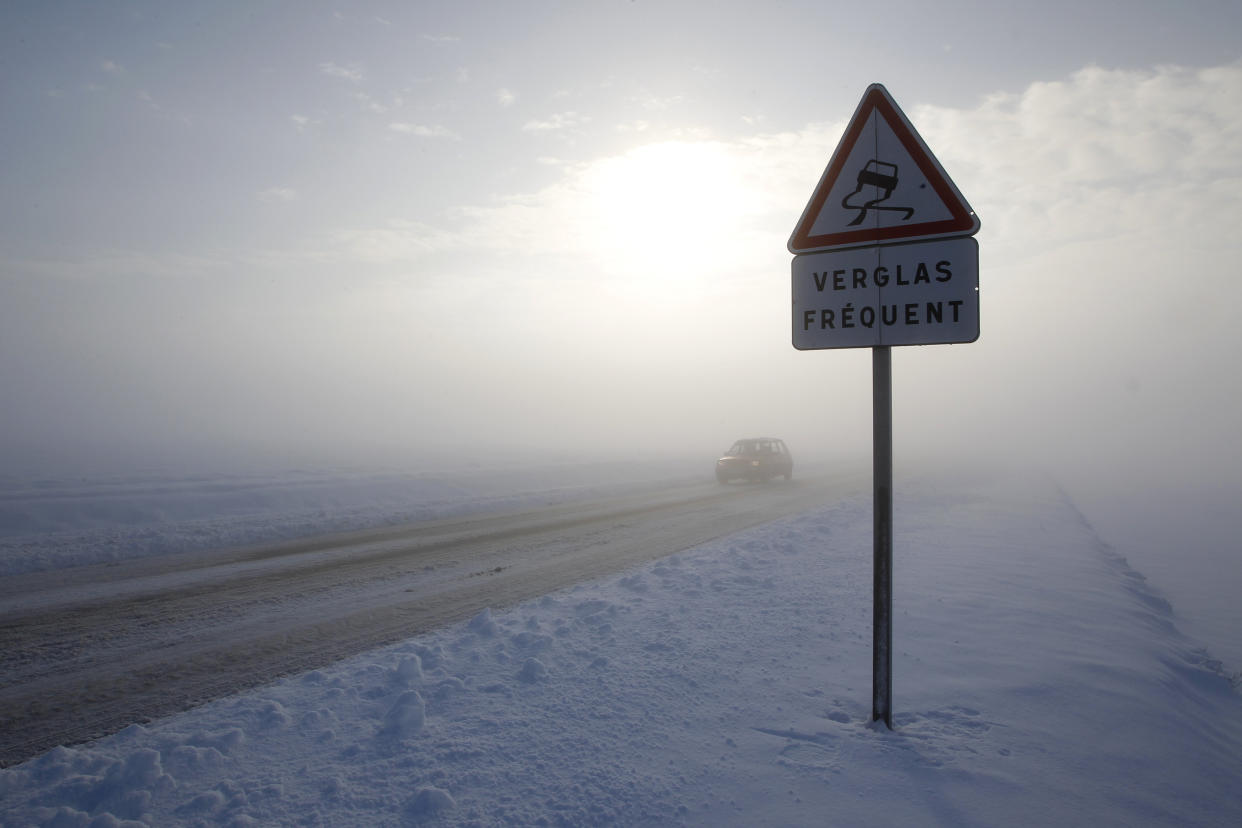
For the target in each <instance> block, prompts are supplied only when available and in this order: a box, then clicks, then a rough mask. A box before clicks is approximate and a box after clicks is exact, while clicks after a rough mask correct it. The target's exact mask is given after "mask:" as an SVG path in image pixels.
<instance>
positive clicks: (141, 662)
mask: <svg viewBox="0 0 1242 828" xmlns="http://www.w3.org/2000/svg"><path fill="white" fill-rule="evenodd" d="M867 485H868V484H867V480H866V479H865V478H863V477H849V476H836V477H818V478H809V479H795V480H793V481H789V482H784V481H774V482H772V483H769V484H766V485H747V486H742V485H733V486H727V487H721V486H718V485H716V484H715V483H711V484H707V483H704V484H693V485H680V486H675V487H665V488H660V489H658V490H649V491H644V492H641V493H639V494H628V495H625V496H614V497H610V498H608V499H603V500H594V501H590V502H579V503H569V504H559V505H555V506H548V507H545V508H541V509H534V510H528V511H522V512H514V513H509V514H503V515H494V514H493V515H482V516H473V517H464V518H453V519H446V520H438V521H433V522H426V523H419V524H413V525H407V526H401V527H395V528H394V527H388V528H385V529H380V530H371V531H362V532H353V533H349V534H340V535H331V536H323V537H314V538H306V539H302V540H298V541H293V542H286V543H281V544H276V545H266V546H259V547H252V548H245V549H231V550H222V551H218V552H214V553H202V552H196V553H187V554H182V555H177V556H167V557H160V558H146V559H137V560H128V561H122V562H120V563H115V564H101V565H95V566H84V567H78V568H74V569H69V570H60V571H51V572H33V573H25V574H21V575H13V576H9V577H6V578H3V579H0V733H2V734H3V736H2V737H0V739H2V742H0V763H3V764H5V765H8V764H12V763H14V762H18V761H22V760H24V759H27V758H29V757H31V756H35V755H37V754H39V753H41V752H43V751H45V750H47V749H49V748H51V747H53V746H55V745H58V744H69V743H75V742H81V741H85V740H88V739H92V738H95V737H98V736H101V735H104V734H107V733H109V732H113V731H116V730H119V729H120V728H123V727H125V726H126V725H128V724H131V723H133V722H144V721H148V720H150V719H152V718H155V717H158V716H163V715H166V714H169V713H173V712H177V711H180V710H184V709H187V708H189V707H192V706H194V705H197V704H201V703H202V702H205V701H207V700H210V699H213V698H218V697H221V696H226V695H230V694H233V693H236V692H238V691H239V690H242V689H245V688H249V687H253V686H256V685H259V684H262V683H265V682H268V681H271V680H272V679H274V678H276V677H278V676H282V675H287V674H290V673H294V672H300V671H305V670H308V669H311V668H314V667H319V666H322V665H325V664H329V663H331V662H334V661H337V660H339V659H341V658H344V657H346V656H349V655H352V654H354V653H358V652H361V651H364V650H368V649H370V648H373V647H376V646H378V645H381V644H386V643H390V642H394V641H399V640H402V639H404V638H408V637H409V636H411V635H414V634H417V633H419V632H423V631H426V630H429V629H432V628H434V627H437V626H440V625H443V624H446V623H449V622H452V621H457V620H461V619H463V618H466V617H469V616H471V615H473V614H474V613H476V612H478V611H480V610H481V609H483V608H485V607H492V608H499V607H506V606H510V605H513V604H516V603H518V602H520V601H523V600H526V599H529V598H532V597H537V596H539V595H543V594H545V593H547V592H550V591H552V590H556V589H559V588H561V587H565V586H567V585H570V584H573V583H577V582H579V581H582V580H586V579H592V578H598V577H600V576H603V575H607V574H611V573H614V572H618V571H621V570H624V569H627V568H630V567H633V566H635V565H638V564H641V563H643V562H646V561H650V560H653V559H656V558H660V557H663V556H666V555H669V554H672V553H674V552H678V551H680V550H683V549H686V548H689V547H692V546H695V545H698V544H701V543H704V542H706V541H709V540H712V539H714V538H717V537H721V536H724V535H728V534H731V533H734V532H738V531H741V530H743V529H745V528H747V527H750V526H754V525H757V524H760V523H764V522H766V521H770V520H775V519H777V518H780V517H784V516H787V515H791V514H796V513H799V512H803V511H806V510H808V509H812V508H815V507H817V506H821V505H823V504H825V503H828V502H832V501H834V500H836V499H839V498H840V497H841V496H843V495H845V494H847V493H855V492H858V491H861V490H862V489H864V488H865V487H866V486H867Z"/></svg>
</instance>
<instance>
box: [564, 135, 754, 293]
mask: <svg viewBox="0 0 1242 828" xmlns="http://www.w3.org/2000/svg"><path fill="white" fill-rule="evenodd" d="M739 166H740V165H739V163H738V161H737V159H735V158H733V157H731V156H730V154H729V153H728V151H727V150H726V148H724V147H722V146H720V145H717V144H711V143H706V142H703V143H689V142H680V141H670V142H664V143H658V144H648V145H646V146H643V147H639V148H637V149H633V150H630V151H629V152H627V153H626V154H624V155H621V156H618V157H615V158H610V159H608V160H607V161H604V162H601V163H599V164H597V165H595V166H594V167H593V168H592V169H591V170H590V171H589V172H588V174H587V181H586V185H587V187H588V189H589V195H590V199H591V202H592V206H593V209H592V210H591V211H590V212H591V214H592V216H591V219H592V222H593V225H594V226H593V229H592V231H591V232H590V236H591V238H592V240H593V246H594V247H595V248H596V250H597V251H598V254H599V255H600V257H601V258H602V259H603V260H604V263H605V266H606V267H607V268H608V269H609V270H611V271H615V272H618V273H619V274H621V275H625V276H626V277H627V278H630V279H638V280H642V281H648V280H652V279H656V280H661V281H663V280H665V279H667V278H673V277H686V278H690V277H693V276H694V275H695V274H696V273H699V272H703V271H710V270H712V269H714V268H715V267H717V266H718V265H720V264H721V263H722V262H723V261H724V260H727V258H728V257H729V254H728V247H729V245H730V242H732V241H734V240H736V239H737V238H738V236H739V234H740V231H741V230H742V229H743V228H744V226H745V222H746V217H747V215H748V213H752V212H753V211H754V200H753V199H751V198H748V195H747V190H746V187H745V182H744V181H743V179H742V176H741V173H740V170H739Z"/></svg>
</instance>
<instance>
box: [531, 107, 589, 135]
mask: <svg viewBox="0 0 1242 828" xmlns="http://www.w3.org/2000/svg"><path fill="white" fill-rule="evenodd" d="M590 120H591V119H590V118H588V117H586V116H585V115H579V114H578V113H577V112H558V113H556V114H555V115H552V116H550V117H548V118H545V119H543V120H539V121H527V122H526V123H525V124H523V125H522V130H523V131H525V132H558V131H560V130H563V129H573V128H574V127H578V126H581V125H582V124H585V123H587V122H589V121H590Z"/></svg>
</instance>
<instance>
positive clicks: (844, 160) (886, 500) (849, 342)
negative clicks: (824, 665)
mask: <svg viewBox="0 0 1242 828" xmlns="http://www.w3.org/2000/svg"><path fill="white" fill-rule="evenodd" d="M978 230H979V217H978V216H977V215H976V214H975V211H974V210H972V209H970V205H969V204H967V203H966V199H965V198H963V197H962V194H961V192H959V191H958V189H957V186H956V185H954V184H953V181H952V180H951V179H950V178H949V176H948V174H947V173H946V172H945V171H944V168H943V167H941V166H940V162H939V161H937V160H936V157H935V156H934V155H932V153H931V150H930V149H928V147H927V144H926V143H924V141H923V139H922V137H921V136H920V135H919V134H918V131H917V130H915V128H914V125H913V124H911V123H910V120H909V119H908V118H907V117H906V115H905V113H904V112H902V111H901V108H900V107H898V106H897V102H896V101H894V100H893V98H892V96H891V95H889V94H888V90H887V89H885V88H884V87H883V86H881V85H880V84H878V83H876V84H872V85H871V86H869V87H867V91H866V92H865V93H864V94H863V99H862V101H861V102H859V104H858V109H856V110H855V111H854V117H853V118H851V119H850V123H849V125H848V126H847V127H846V128H845V134H844V135H843V136H842V137H841V142H840V143H839V144H837V148H836V150H835V151H834V152H833V154H832V159H831V160H830V161H829V162H828V167H827V168H826V169H825V170H824V174H823V176H821V178H820V180H819V184H818V185H817V186H816V188H815V191H814V193H813V194H812V195H811V200H810V201H808V202H807V205H806V208H805V209H804V210H803V211H802V217H801V218H800V219H799V220H798V224H797V226H795V228H794V232H793V235H792V236H790V237H789V244H788V248H789V252H790V253H793V254H794V259H793V264H792V267H791V276H792V283H791V284H792V299H793V307H792V309H793V320H792V321H793V346H794V347H795V348H797V349H799V350H818V349H823V348H871V382H872V390H871V395H872V397H871V402H872V440H873V444H874V445H873V463H874V471H873V476H874V488H875V491H874V495H875V515H874V518H875V549H874V563H873V570H872V575H873V588H874V604H873V608H872V622H873V625H872V674H871V720H872V721H873V722H880V721H882V722H884V724H885V725H886V726H887V727H888V728H889V729H892V727H893V377H892V348H893V346H898V345H948V344H953V343H967V342H974V341H975V340H976V339H978V338H979V245H978V243H977V242H975V240H974V239H973V238H971V236H973V235H974V234H975V233H976V232H978Z"/></svg>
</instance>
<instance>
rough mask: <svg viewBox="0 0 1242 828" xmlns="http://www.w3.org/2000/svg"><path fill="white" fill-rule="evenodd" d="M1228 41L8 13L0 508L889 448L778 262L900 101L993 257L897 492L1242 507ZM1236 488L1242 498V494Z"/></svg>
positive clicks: (615, 8)
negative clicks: (145, 476) (515, 465)
mask: <svg viewBox="0 0 1242 828" xmlns="http://www.w3.org/2000/svg"><path fill="white" fill-rule="evenodd" d="M1240 33H1242V7H1240V6H1239V5H1238V4H1236V3H1232V2H1189V3H1186V2H1180V3H1155V2H1147V3H1131V2H1096V3H1090V4H1081V3H1068V2H1066V3H1061V2H1052V3H1045V4H1041V5H1039V6H1038V7H1036V5H1035V4H1027V3H1006V2H994V3H988V4H974V3H965V2H950V3H941V4H935V5H934V6H933V5H932V4H924V3H905V2H897V3H870V4H866V5H865V6H859V5H852V4H841V3H825V2H767V3H762V4H758V3H755V4H747V3H727V2H713V3H678V2H661V3H653V2H643V0H636V2H593V3H554V2H533V3H524V4H484V3H438V2H429V3H419V4H408V3H396V2H389V3H369V4H368V3H357V4H348V5H336V4H322V3H314V2H308V3H302V2H298V3H292V2H290V3H281V2H267V3H222V4H212V5H210V6H209V7H186V8H183V7H180V6H177V7H172V6H169V5H167V4H164V3H155V2H150V3H146V2H115V3H107V4H98V3H51V4H49V3H33V2H12V3H5V4H4V5H3V8H0V96H2V100H3V106H4V111H5V113H6V117H5V118H4V119H3V120H0V147H2V148H3V149H2V150H0V390H2V392H3V393H2V396H3V400H4V402H3V426H2V428H0V458H2V459H3V460H4V463H3V465H4V466H5V468H6V469H8V470H10V471H12V472H18V471H20V472H22V473H33V474H41V473H52V472H53V471H60V470H65V469H77V468H88V467H89V468H121V467H143V466H151V465H160V464H165V465H168V464H172V465H178V466H180V467H183V468H195V467H199V466H207V465H212V464H215V465H228V464H230V463H242V462H267V463H284V464H289V463H307V464H312V463H349V464H377V463H384V464H403V465H415V466H417V465H418V464H420V463H426V462H431V460H430V458H435V462H443V461H444V458H453V457H457V458H468V459H471V460H477V459H478V458H479V457H480V456H486V455H487V454H488V453H489V452H491V451H499V450H502V449H506V448H513V447H520V448H522V449H524V450H529V451H534V452H536V453H543V454H545V455H546V456H551V457H565V456H575V455H582V454H609V453H619V454H633V453H638V454H644V453H646V454H659V453H661V452H683V453H690V454H698V453H701V454H703V455H704V456H705V457H710V456H712V455H713V454H714V453H716V452H718V451H720V450H721V449H723V448H724V447H725V446H727V445H728V444H729V443H731V442H732V441H733V439H735V438H736V437H739V436H743V435H755V434H772V435H775V436H781V437H784V438H785V439H786V440H787V441H788V442H789V443H790V446H791V448H792V449H793V451H794V454H795V457H798V458H801V459H827V460H832V459H834V458H837V457H841V456H846V455H848V456H853V457H864V456H866V454H867V453H868V452H869V450H870V401H871V388H870V362H869V355H868V354H867V353H866V351H865V350H851V351H818V352H798V351H795V350H794V349H793V348H792V346H791V344H790V339H791V330H790V318H789V317H790V315H789V298H790V297H789V291H790V287H789V285H790V282H789V278H790V276H789V268H790V258H791V257H790V254H789V253H788V251H787V250H786V248H785V243H786V240H787V238H788V236H789V234H790V232H791V231H792V229H793V226H794V224H795V222H796V220H797V218H798V216H799V215H800V213H801V211H802V208H803V206H804V205H805V203H806V201H807V199H808V198H809V197H810V195H811V191H812V189H813V188H814V186H815V184H816V182H817V181H818V179H819V176H820V174H821V172H822V171H823V169H824V167H825V165H826V164H827V162H828V159H829V157H830V156H831V153H832V150H833V148H834V147H835V146H836V143H837V141H838V139H839V138H840V136H841V134H842V132H843V131H844V128H845V125H846V123H847V122H848V120H849V117H850V115H851V114H852V112H853V110H854V107H855V106H856V104H857V102H858V100H859V99H860V97H861V96H862V94H863V92H864V90H865V89H866V87H867V85H868V84H870V83H873V82H881V83H884V84H885V86H886V87H887V89H888V90H889V91H890V93H891V94H892V95H893V97H894V98H895V99H896V100H897V102H898V103H899V104H900V105H901V107H902V108H903V109H904V111H905V112H906V114H907V115H908V116H909V117H910V119H911V121H912V122H913V124H914V125H915V127H916V128H917V129H918V130H919V132H920V134H921V135H922V136H923V138H924V139H925V140H926V142H927V144H928V145H929V146H930V147H931V149H932V151H933V152H934V153H935V154H936V156H937V158H938V159H939V160H940V161H941V163H942V164H943V166H944V167H945V169H946V170H947V172H948V173H949V175H950V176H951V177H952V178H953V181H954V182H955V183H956V185H957V186H958V188H959V189H960V190H961V192H962V193H963V194H964V196H965V197H966V198H967V199H968V200H969V202H970V204H971V206H972V207H973V208H974V209H975V211H976V212H977V213H978V215H979V216H980V218H981V222H982V229H981V231H980V233H979V234H978V236H977V239H978V241H979V245H980V285H981V288H980V296H981V300H980V302H981V311H980V313H981V336H980V339H979V340H978V341H977V342H975V343H973V344H970V345H954V346H947V345H944V346H929V347H922V348H900V349H897V350H896V351H895V354H894V359H893V365H894V367H893V372H894V373H893V382H894V422H895V426H894V428H895V434H894V439H895V441H896V452H897V462H898V465H899V466H900V465H901V463H902V462H903V461H904V460H905V459H906V458H916V457H923V456H927V457H932V458H940V459H943V458H946V457H948V458H952V459H953V460H954V461H967V460H972V459H978V458H982V457H995V456H1005V457H1008V456H1013V457H1014V458H1016V459H1023V460H1029V459H1037V460H1039V461H1040V462H1041V463H1044V464H1048V465H1052V466H1057V467H1062V468H1068V467H1073V468H1074V469H1076V471H1077V472H1078V473H1080V474H1081V475H1083V476H1084V479H1087V478H1089V477H1090V476H1091V475H1093V474H1095V475H1101V474H1107V475H1108V476H1110V477H1111V478H1112V479H1114V480H1121V481H1125V480H1132V479H1134V477H1135V476H1136V475H1137V476H1146V475H1150V473H1151V472H1152V470H1154V469H1158V470H1159V471H1160V476H1161V478H1162V479H1163V480H1165V481H1166V483H1167V485H1169V486H1175V485H1180V484H1181V483H1183V482H1187V481H1192V482H1194V483H1195V485H1197V486H1200V487H1203V486H1205V485H1207V482H1205V481H1211V482H1212V483H1213V485H1214V484H1216V483H1217V482H1219V483H1220V484H1221V485H1225V486H1227V487H1233V486H1235V485H1237V484H1238V473H1237V472H1236V471H1235V469H1237V468H1239V467H1240V466H1239V463H1238V462H1237V461H1239V460H1242V457H1240V456H1239V455H1240V454H1242V449H1240V448H1239V445H1240V444H1242V441H1238V440H1236V439H1235V436H1234V431H1235V429H1236V424H1237V423H1238V422H1239V420H1240V417H1239V414H1240V413H1242V411H1240V409H1242V405H1240V403H1239V398H1240V392H1242V380H1239V378H1238V372H1237V371H1236V368H1235V366H1234V357H1235V354H1237V353H1239V346H1240V345H1242V336H1240V335H1239V334H1238V332H1237V325H1236V322H1235V319H1236V315H1237V310H1236V308H1237V305H1238V302H1239V301H1240V300H1242V288H1240V287H1239V284H1238V279H1237V276H1238V265H1237V262H1239V261H1242V256H1240V255H1239V254H1240V253H1242V250H1240V249H1239V248H1242V241H1240V240H1239V236H1238V234H1237V232H1236V228H1237V227H1238V226H1239V223H1240V220H1242V203H1240V200H1239V185H1242V150H1240V149H1239V148H1240V147H1242V45H1239V44H1240V43H1242V41H1240V40H1239V34H1240ZM1237 490H1240V489H1233V488H1228V489H1227V491H1237Z"/></svg>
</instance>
